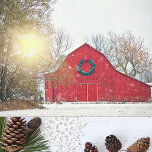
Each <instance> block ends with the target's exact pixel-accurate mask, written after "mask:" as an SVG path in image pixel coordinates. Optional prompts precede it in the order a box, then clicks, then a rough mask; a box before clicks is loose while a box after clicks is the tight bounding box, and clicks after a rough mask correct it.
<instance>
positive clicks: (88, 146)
mask: <svg viewBox="0 0 152 152" xmlns="http://www.w3.org/2000/svg"><path fill="white" fill-rule="evenodd" d="M84 152H98V149H97V147H96V146H92V143H91V142H86V143H85V149H84Z"/></svg>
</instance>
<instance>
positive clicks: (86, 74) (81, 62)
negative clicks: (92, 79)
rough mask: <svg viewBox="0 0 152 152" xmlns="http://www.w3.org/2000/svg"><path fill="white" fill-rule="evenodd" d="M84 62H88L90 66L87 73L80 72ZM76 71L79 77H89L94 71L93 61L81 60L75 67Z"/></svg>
mask: <svg viewBox="0 0 152 152" xmlns="http://www.w3.org/2000/svg"><path fill="white" fill-rule="evenodd" d="M85 62H89V63H90V65H91V70H90V71H88V72H85V71H82V70H81V66H82V64H83V63H85ZM77 70H78V72H79V73H80V74H81V75H84V76H88V75H91V74H92V73H93V72H94V70H95V64H94V62H93V60H91V59H89V58H87V59H82V60H81V61H80V62H79V64H78V66H77Z"/></svg>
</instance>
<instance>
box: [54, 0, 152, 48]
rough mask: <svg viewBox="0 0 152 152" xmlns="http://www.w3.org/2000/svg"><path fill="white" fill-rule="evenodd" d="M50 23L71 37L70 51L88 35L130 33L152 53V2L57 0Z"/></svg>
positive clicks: (137, 0) (136, 0) (143, 0)
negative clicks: (62, 29)
mask: <svg viewBox="0 0 152 152" xmlns="http://www.w3.org/2000/svg"><path fill="white" fill-rule="evenodd" d="M53 24H54V26H55V28H61V27H63V28H64V29H65V31H66V32H67V33H68V34H69V35H70V36H71V38H72V40H73V48H72V50H73V49H75V48H77V47H79V46H80V45H82V44H83V43H85V42H86V39H87V37H89V36H90V35H91V34H93V33H103V34H106V33H107V32H108V31H114V32H116V33H123V32H126V31H130V32H132V33H133V34H134V35H135V36H140V37H142V38H144V40H145V43H144V44H145V46H146V47H147V48H149V49H151V50H152V0H58V1H57V3H56V4H55V10H54V12H53ZM72 50H71V51H72Z"/></svg>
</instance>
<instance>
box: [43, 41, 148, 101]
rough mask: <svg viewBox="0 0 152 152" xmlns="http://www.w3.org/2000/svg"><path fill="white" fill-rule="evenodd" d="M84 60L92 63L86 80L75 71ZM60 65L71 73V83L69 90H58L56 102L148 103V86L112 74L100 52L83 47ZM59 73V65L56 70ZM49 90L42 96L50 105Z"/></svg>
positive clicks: (87, 67) (109, 66)
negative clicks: (63, 64)
mask: <svg viewBox="0 0 152 152" xmlns="http://www.w3.org/2000/svg"><path fill="white" fill-rule="evenodd" d="M84 58H90V59H92V60H93V61H94V63H95V71H94V72H93V74H91V75H89V76H83V75H81V74H80V73H78V71H77V66H78V64H79V62H80V61H81V60H82V59H84ZM64 62H66V63H67V64H68V66H69V69H71V71H73V75H74V78H75V82H73V84H71V85H70V86H66V85H60V86H59V87H58V91H57V94H56V97H57V98H56V99H57V100H58V101H68V102H74V101H83V99H84V101H86V100H87V101H88V102H89V100H94V101H97V100H98V101H120V102H121V101H127V102H130V101H131V102H132V101H135V102H143V101H149V100H150V99H151V92H150V86H149V85H147V84H144V83H142V82H140V81H138V80H136V79H133V78H131V77H128V76H126V75H124V74H122V73H120V72H118V71H116V70H115V68H114V67H113V66H112V64H111V63H110V62H109V61H108V60H107V58H106V57H105V56H104V55H103V54H102V53H101V52H99V51H97V50H96V49H94V48H92V47H91V46H89V45H88V44H86V43H85V44H84V45H82V46H81V47H79V48H78V49H76V50H75V51H73V52H72V53H70V54H69V55H68V56H67V57H66V59H65V60H64ZM90 68H91V66H90V64H89V63H88V62H86V63H83V65H82V67H81V70H83V71H89V70H90ZM60 69H62V65H61V66H60V67H59V68H58V70H60ZM67 70H68V69H67ZM96 86H97V87H96ZM50 88H51V86H50V85H49V88H48V89H46V94H45V95H46V99H47V100H48V101H52V97H51V93H50V91H51V89H50ZM96 93H97V97H96V95H95V94H96Z"/></svg>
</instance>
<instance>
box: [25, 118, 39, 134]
mask: <svg viewBox="0 0 152 152" xmlns="http://www.w3.org/2000/svg"><path fill="white" fill-rule="evenodd" d="M40 125H41V118H39V117H36V118H33V119H31V120H30V121H29V123H28V124H27V126H28V129H29V130H30V131H32V132H33V131H35V130H37V129H38V128H39V127H40Z"/></svg>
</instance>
